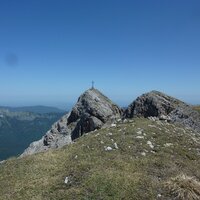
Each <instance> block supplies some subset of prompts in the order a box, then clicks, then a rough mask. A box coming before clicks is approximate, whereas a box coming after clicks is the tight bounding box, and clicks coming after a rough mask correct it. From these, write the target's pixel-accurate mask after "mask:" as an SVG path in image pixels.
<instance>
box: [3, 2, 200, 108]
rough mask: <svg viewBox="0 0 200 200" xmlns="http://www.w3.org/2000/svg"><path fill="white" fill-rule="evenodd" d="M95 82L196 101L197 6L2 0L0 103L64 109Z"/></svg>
mask: <svg viewBox="0 0 200 200" xmlns="http://www.w3.org/2000/svg"><path fill="white" fill-rule="evenodd" d="M92 80H94V81H95V86H96V88H98V89H99V90H101V91H102V92H103V93H104V94H106V95H107V96H109V97H110V98H112V99H113V100H114V101H115V102H117V103H119V104H128V103H130V102H131V101H132V100H133V99H134V98H135V97H136V96H137V95H140V94H142V93H144V92H148V91H150V90H159V91H163V92H165V93H167V94H169V95H172V96H175V97H178V98H181V99H182V100H185V101H187V102H189V103H200V88H199V87H200V1H199V0H187V1H185V0H137V1H134V0H0V105H14V106H16V105H36V104H43V105H54V106H60V107H61V106H63V107H67V106H68V105H69V104H70V103H74V102H75V101H76V99H77V97H78V96H79V95H80V93H82V92H83V91H84V90H86V89H88V88H89V87H90V86H91V81H92Z"/></svg>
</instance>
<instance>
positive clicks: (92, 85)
mask: <svg viewBox="0 0 200 200" xmlns="http://www.w3.org/2000/svg"><path fill="white" fill-rule="evenodd" d="M92 89H94V81H92Z"/></svg>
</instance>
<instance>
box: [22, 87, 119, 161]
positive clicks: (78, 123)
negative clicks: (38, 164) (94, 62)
mask: <svg viewBox="0 0 200 200" xmlns="http://www.w3.org/2000/svg"><path fill="white" fill-rule="evenodd" d="M121 115H122V111H121V109H120V108H119V107H118V106H117V105H115V104H114V103H113V102H112V101H111V100H110V99H109V98H108V97H106V96H104V95H103V94H102V93H101V92H100V91H98V90H97V89H94V88H92V89H89V90H87V91H86V92H84V93H83V94H82V95H81V96H80V97H79V98H78V102H77V103H76V105H75V106H74V107H73V109H72V110H71V112H69V113H68V114H66V115H64V116H63V117H62V118H61V119H60V120H59V121H57V122H56V123H55V124H53V126H52V128H51V129H50V130H49V131H48V132H47V133H46V134H45V135H44V136H43V137H42V139H40V140H39V141H36V142H33V143H32V144H30V146H29V147H28V148H27V149H26V150H25V151H24V153H23V154H22V155H21V157H23V156H25V155H30V154H34V153H37V152H42V151H45V150H48V149H50V148H59V147H62V146H64V145H66V144H70V143H71V142H72V141H73V140H74V139H76V138H78V137H80V136H81V135H83V134H84V133H88V132H90V131H93V130H95V129H100V128H101V127H103V126H107V125H109V124H111V123H114V122H115V121H116V120H117V119H119V118H121Z"/></svg>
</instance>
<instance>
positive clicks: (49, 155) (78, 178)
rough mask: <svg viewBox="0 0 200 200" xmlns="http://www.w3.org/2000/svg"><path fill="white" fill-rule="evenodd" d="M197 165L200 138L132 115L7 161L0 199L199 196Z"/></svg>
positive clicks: (199, 163)
mask: <svg viewBox="0 0 200 200" xmlns="http://www.w3.org/2000/svg"><path fill="white" fill-rule="evenodd" d="M199 169H200V137H199V136H197V135H196V134H195V133H194V132H193V131H191V130H189V129H183V128H182V127H178V126H175V125H173V124H168V123H166V122H161V121H151V120H148V119H135V120H134V121H129V122H126V123H120V122H119V124H117V126H116V127H112V128H105V129H101V130H98V131H94V132H91V133H89V134H87V135H85V136H83V137H81V138H79V139H77V140H76V141H75V143H73V144H72V145H69V146H65V147H64V148H62V149H59V150H50V151H48V152H45V153H39V154H36V155H32V156H28V157H24V158H21V159H15V158H13V159H10V160H8V161H6V162H5V163H3V164H1V165H0V185H1V187H0V199H2V200H5V199H10V200H27V199H29V200H55V199H56V200H61V199H63V200H66V199H72V200H74V199H75V200H79V199H83V200H92V199H95V200H96V199H99V200H100V199H102V200H107V199H108V200H115V199H116V200H118V199H125V200H127V199H135V200H155V199H166V200H169V199H188V200H190V199H199V198H200V183H199V180H200V170H199ZM66 177H68V182H67V184H65V183H64V181H65V178H66ZM191 177H192V178H191Z"/></svg>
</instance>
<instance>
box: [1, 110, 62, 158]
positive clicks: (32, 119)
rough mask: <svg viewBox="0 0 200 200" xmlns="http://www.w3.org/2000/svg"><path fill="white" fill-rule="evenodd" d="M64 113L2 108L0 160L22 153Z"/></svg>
mask: <svg viewBox="0 0 200 200" xmlns="http://www.w3.org/2000/svg"><path fill="white" fill-rule="evenodd" d="M63 114H64V113H48V114H47V113H46V114H36V113H29V112H10V111H8V110H0V160H3V159H6V158H9V157H11V156H16V155H18V154H21V153H22V152H23V151H24V149H25V148H27V147H28V145H29V144H30V143H31V142H33V141H35V140H38V139H40V138H41V137H42V136H43V135H44V134H45V132H46V131H47V130H49V128H50V127H51V126H52V124H53V123H54V122H55V121H57V120H58V119H59V118H60V117H61V116H62V115H63Z"/></svg>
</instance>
